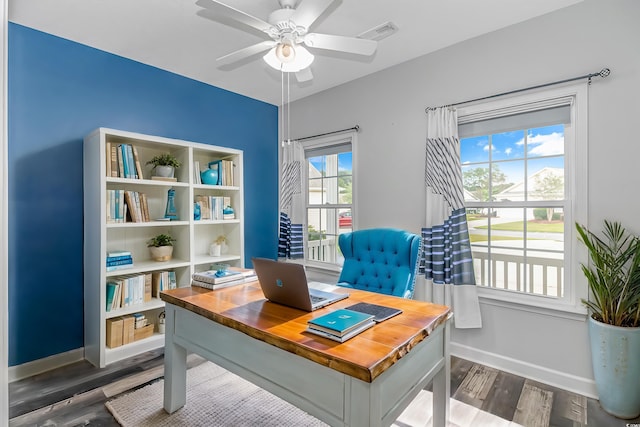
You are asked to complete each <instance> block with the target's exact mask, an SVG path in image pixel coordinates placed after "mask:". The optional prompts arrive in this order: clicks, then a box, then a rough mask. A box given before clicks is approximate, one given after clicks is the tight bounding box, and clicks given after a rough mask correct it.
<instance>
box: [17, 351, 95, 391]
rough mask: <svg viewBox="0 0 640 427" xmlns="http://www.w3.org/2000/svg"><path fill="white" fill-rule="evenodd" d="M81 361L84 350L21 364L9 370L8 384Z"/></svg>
mask: <svg viewBox="0 0 640 427" xmlns="http://www.w3.org/2000/svg"><path fill="white" fill-rule="evenodd" d="M82 360H84V348H77V349H75V350H69V351H66V352H64V353H59V354H54V355H53V356H49V357H44V358H42V359H38V360H33V361H31V362H27V363H23V364H22V365H17V366H12V367H10V368H9V382H10V383H12V382H14V381H18V380H22V379H24V378H29V377H32V376H34V375H37V374H41V373H43V372H47V371H51V370H53V369H56V368H60V367H62V366H66V365H70V364H72V363H76V362H80V361H82Z"/></svg>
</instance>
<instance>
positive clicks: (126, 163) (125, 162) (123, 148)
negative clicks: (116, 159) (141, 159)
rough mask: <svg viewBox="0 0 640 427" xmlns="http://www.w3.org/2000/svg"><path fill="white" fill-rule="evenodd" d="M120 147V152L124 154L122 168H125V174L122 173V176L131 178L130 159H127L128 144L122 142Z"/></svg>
mask: <svg viewBox="0 0 640 427" xmlns="http://www.w3.org/2000/svg"><path fill="white" fill-rule="evenodd" d="M118 148H120V153H121V154H122V169H123V172H124V173H123V174H122V178H129V177H130V175H129V161H128V160H127V145H126V144H120V146H119V147H118Z"/></svg>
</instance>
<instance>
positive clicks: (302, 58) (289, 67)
mask: <svg viewBox="0 0 640 427" xmlns="http://www.w3.org/2000/svg"><path fill="white" fill-rule="evenodd" d="M279 46H280V45H278V46H276V47H274V48H272V49H271V50H269V52H267V54H266V55H265V56H263V59H264V62H266V63H267V64H269V66H270V67H272V68H275V69H276V70H278V71H282V72H285V73H297V72H298V71H300V70H304V69H305V68H307V67H308V66H309V65H311V63H312V62H313V60H314V59H315V57H314V56H313V55H312V54H311V52H309V51H308V50H307V49H306V48H305V47H304V46H301V45H296V46H295V51H296V54H295V58H294V60H293V61H291V62H282V61H280V60H279V59H278V56H277V54H276V51H277V50H278V47H279Z"/></svg>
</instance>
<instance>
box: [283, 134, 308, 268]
mask: <svg viewBox="0 0 640 427" xmlns="http://www.w3.org/2000/svg"><path fill="white" fill-rule="evenodd" d="M304 164H305V159H304V150H303V149H302V147H301V145H300V143H299V142H297V141H288V142H287V143H286V144H284V145H283V146H282V168H281V169H280V171H281V172H280V209H281V212H280V233H279V236H278V257H279V258H288V259H299V258H304V234H303V232H304V222H303V219H304V217H305V213H304V205H303V203H304V202H303V193H302V167H303V165H304Z"/></svg>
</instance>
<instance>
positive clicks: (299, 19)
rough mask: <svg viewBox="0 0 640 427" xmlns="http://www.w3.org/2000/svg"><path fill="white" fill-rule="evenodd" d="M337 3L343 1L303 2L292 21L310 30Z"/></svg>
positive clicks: (306, 0)
mask: <svg viewBox="0 0 640 427" xmlns="http://www.w3.org/2000/svg"><path fill="white" fill-rule="evenodd" d="M336 1H338V2H340V1H341V0H302V2H301V3H300V5H299V6H298V7H296V11H295V12H294V13H293V15H292V16H291V18H290V19H291V21H293V22H295V23H296V25H298V26H300V27H305V28H309V27H310V26H311V25H313V23H314V22H315V21H316V19H318V18H319V17H320V15H322V14H323V13H324V11H325V10H327V9H328V8H329V6H331V4H332V3H334V2H336Z"/></svg>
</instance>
